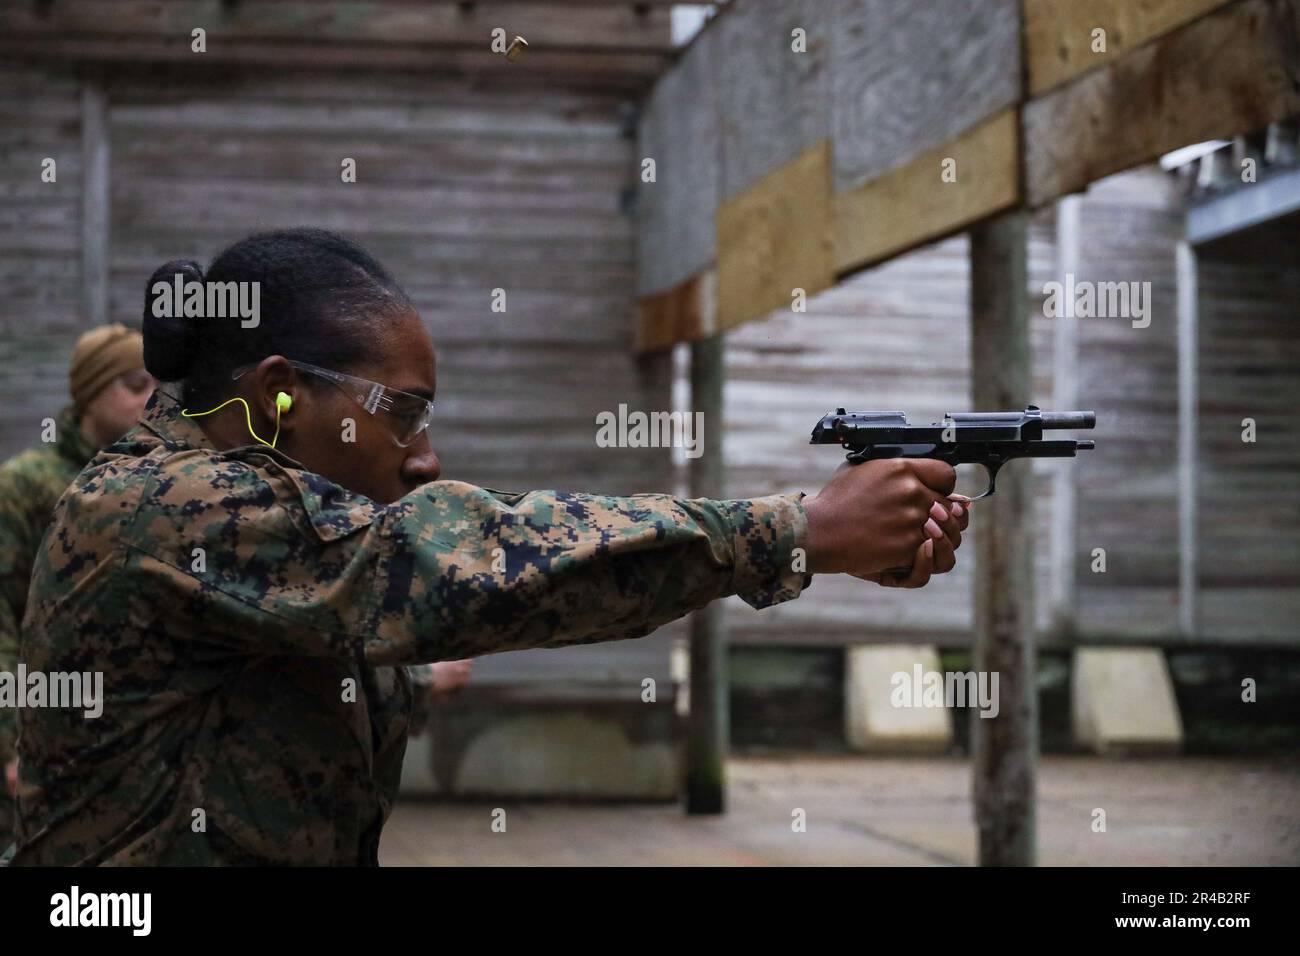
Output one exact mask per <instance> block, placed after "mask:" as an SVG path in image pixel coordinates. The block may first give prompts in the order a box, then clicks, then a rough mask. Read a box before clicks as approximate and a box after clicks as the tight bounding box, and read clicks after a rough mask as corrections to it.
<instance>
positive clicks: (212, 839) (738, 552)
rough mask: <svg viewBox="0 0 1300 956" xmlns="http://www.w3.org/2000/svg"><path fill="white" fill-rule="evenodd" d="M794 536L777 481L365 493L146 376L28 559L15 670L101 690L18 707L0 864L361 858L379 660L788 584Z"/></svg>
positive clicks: (381, 787) (382, 727) (372, 856)
mask: <svg viewBox="0 0 1300 956" xmlns="http://www.w3.org/2000/svg"><path fill="white" fill-rule="evenodd" d="M805 529H806V516H805V514H804V511H803V507H802V505H800V504H799V500H798V496H796V495H773V496H770V497H765V498H757V499H753V500H750V501H709V500H684V499H678V498H672V497H669V496H666V495H636V496H632V497H622V498H620V497H604V496H595V495H583V494H568V493H556V492H530V493H527V494H521V495H505V494H502V493H499V492H493V491H488V490H485V489H482V488H477V487H475V486H473V485H469V484H465V483H463V482H458V481H437V482H433V483H431V484H427V485H425V486H423V487H422V488H420V489H418V490H417V491H415V492H413V493H411V494H410V495H407V496H406V497H405V498H402V499H400V500H399V501H397V502H395V503H393V504H391V505H381V504H378V503H376V502H374V501H371V500H370V499H368V498H365V497H361V496H358V495H354V494H351V493H349V492H347V491H345V490H344V489H342V488H340V487H339V486H337V485H334V484H332V483H331V482H329V481H328V480H326V479H325V478H323V477H321V476H320V475H316V474H313V473H310V472H307V471H304V470H303V469H302V468H301V467H300V466H298V465H297V464H296V463H295V462H294V461H293V460H292V459H290V458H288V457H287V456H285V455H283V454H282V453H280V452H277V451H273V450H271V449H269V448H267V447H265V446H262V445H249V446H245V447H242V448H238V449H233V450H229V451H225V452H217V451H215V450H214V449H213V447H212V445H211V443H210V442H209V440H208V439H207V437H206V436H205V435H204V434H203V432H202V430H201V429H200V428H199V427H198V426H197V424H195V423H194V422H192V421H190V420H188V419H184V418H181V417H180V415H179V407H178V404H177V402H176V400H175V399H174V398H173V397H171V396H169V395H167V394H166V393H164V392H163V391H162V390H159V391H157V392H155V393H154V397H153V398H152V399H151V400H150V404H149V407H148V408H147V409H146V412H145V416H144V419H143V424H142V426H140V427H138V428H136V429H134V430H133V431H132V432H130V433H128V434H127V435H126V436H125V437H124V438H122V439H121V440H119V441H118V442H117V443H116V444H114V445H113V446H111V447H110V448H108V449H106V450H105V451H104V452H102V453H101V454H100V455H99V456H98V457H97V458H96V459H95V460H94V461H93V462H92V463H91V465H90V467H88V468H87V469H86V470H85V471H84V472H82V473H81V475H80V476H79V477H78V478H77V479H76V482H75V485H74V488H73V490H72V491H71V492H70V493H69V494H68V495H67V496H66V497H65V498H64V499H63V500H62V501H61V502H60V503H59V506H58V508H57V509H56V512H55V517H54V523H53V527H52V529H51V532H50V537H49V540H48V547H46V548H45V549H44V550H43V551H42V553H41V555H40V557H39V559H38V561H37V565H36V569H35V572H34V577H33V581H32V590H31V601H32V603H31V606H30V607H29V608H28V615H27V621H26V625H25V627H26V630H25V632H24V644H25V646H24V656H25V659H26V662H27V666H28V668H29V670H30V669H40V670H44V671H59V670H65V671H70V670H77V671H102V672H103V673H104V691H105V700H104V705H103V715H102V716H101V717H99V718H98V719H86V718H85V717H83V715H82V713H81V711H79V710H71V709H53V708H43V709H42V708H32V709H24V710H22V711H21V712H20V730H21V734H20V740H19V752H20V758H21V766H22V768H23V781H22V782H23V785H24V788H25V791H26V792H25V794H24V796H22V797H21V798H20V808H21V815H22V820H21V829H22V835H23V837H24V841H23V843H22V844H21V845H20V847H19V850H18V853H17V856H16V858H15V860H14V862H15V863H16V864H24V863H25V864H71V863H148V864H173V863H180V864H208V863H228V864H242V863H277V864H344V865H355V864H373V863H375V862H377V850H378V844H379V833H380V829H381V827H382V826H383V823H384V820H385V819H386V818H387V815H388V813H389V811H390V809H391V807H392V804H393V800H394V798H395V796H396V792H397V784H398V778H399V776H400V773H401V765H402V755H403V752H404V750H405V746H406V724H407V714H408V711H409V708H410V701H411V687H410V678H409V676H408V675H407V673H406V670H405V667H403V666H402V665H410V664H417V663H422V662H432V661H439V660H455V659H459V658H466V657H477V656H480V655H483V654H490V653H495V652H497V651H508V650H515V649H520V648H530V647H562V646H565V645H570V644H585V643H592V642H596V641H608V640H618V639H622V638H632V637H640V636H642V635H645V634H648V633H650V632H651V631H653V630H654V629H655V628H657V627H659V626H660V625H662V624H664V623H666V622H668V621H671V620H673V619H674V618H677V617H680V616H681V615H683V614H685V613H687V612H689V611H691V610H693V609H695V608H699V607H701V606H703V605H705V604H707V603H708V602H709V601H712V600H714V599H715V598H719V597H723V596H726V595H730V594H739V595H740V596H741V597H742V598H743V599H744V600H745V601H746V602H748V603H749V604H751V605H753V606H755V607H763V606H766V605H770V604H775V603H777V602H780V601H785V600H788V599H790V598H793V597H796V596H797V595H798V594H799V592H800V590H801V589H802V588H803V587H804V585H805V584H806V578H805V576H804V575H803V574H801V573H795V572H794V571H793V570H792V569H791V564H792V549H793V548H795V547H796V546H797V545H799V544H801V543H802V538H803V535H804V533H805ZM200 556H202V558H203V561H204V564H203V565H199V564H198V563H197V561H198V559H199V557H200ZM494 564H495V566H496V567H497V568H500V567H502V566H503V567H504V570H503V571H498V570H494ZM199 568H203V569H202V570H199ZM349 681H351V682H355V687H356V697H355V702H350V701H349V700H348V699H345V693H344V689H345V685H346V684H347V682H349Z"/></svg>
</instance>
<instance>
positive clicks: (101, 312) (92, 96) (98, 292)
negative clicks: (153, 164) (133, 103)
mask: <svg viewBox="0 0 1300 956" xmlns="http://www.w3.org/2000/svg"><path fill="white" fill-rule="evenodd" d="M108 151H109V141H108V99H107V97H106V96H105V95H104V88H103V87H102V86H101V85H100V84H99V82H98V80H95V79H91V80H87V81H86V82H85V83H84V84H83V86H82V88H81V165H82V179H81V301H82V309H83V311H84V313H85V314H84V317H83V318H84V320H85V322H86V324H87V325H91V326H95V325H103V324H104V323H105V322H107V321H108V248H109V246H108V238H109V181H108V176H109V152H108Z"/></svg>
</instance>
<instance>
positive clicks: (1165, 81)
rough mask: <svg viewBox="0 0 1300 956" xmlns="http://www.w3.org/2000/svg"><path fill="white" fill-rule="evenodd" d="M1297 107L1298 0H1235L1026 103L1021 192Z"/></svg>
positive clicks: (1224, 134) (1089, 175)
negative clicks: (1023, 181)
mask: <svg viewBox="0 0 1300 956" xmlns="http://www.w3.org/2000/svg"><path fill="white" fill-rule="evenodd" d="M1298 111H1300V3H1298V2H1296V0H1239V2H1237V3H1234V4H1233V5H1232V6H1230V7H1227V8H1225V9H1223V10H1220V11H1219V12H1217V13H1213V14H1211V15H1209V16H1206V17H1204V18H1202V19H1200V20H1197V21H1196V22H1194V23H1191V24H1190V25H1188V26H1184V27H1182V28H1181V29H1179V30H1177V31H1175V32H1173V33H1170V34H1168V35H1166V36H1163V37H1161V38H1159V39H1157V40H1154V41H1152V42H1150V43H1148V44H1146V45H1145V46H1142V47H1139V48H1138V49H1136V50H1133V51H1131V52H1130V53H1128V54H1127V55H1126V56H1124V57H1122V58H1120V59H1118V60H1116V61H1115V62H1113V63H1111V64H1110V65H1109V66H1106V67H1105V68H1103V69H1100V70H1096V71H1094V72H1091V73H1087V74H1084V75H1083V76H1080V77H1078V78H1076V79H1075V80H1073V81H1072V82H1069V83H1067V84H1066V85H1064V86H1061V87H1059V88H1057V89H1055V90H1052V91H1051V92H1049V93H1047V94H1046V95H1044V96H1040V97H1036V98H1035V99H1033V100H1031V101H1030V102H1029V103H1027V104H1026V105H1025V107H1024V149H1025V176H1026V191H1027V194H1028V195H1027V199H1028V201H1029V203H1030V204H1031V205H1033V206H1041V205H1043V204H1045V203H1048V202H1050V201H1052V200H1053V199H1056V198H1057V197H1058V196H1063V195H1065V194H1066V193H1070V192H1075V191H1077V190H1079V189H1082V188H1083V187H1084V186H1086V185H1088V184H1089V183H1090V182H1093V181H1094V180H1097V179H1101V178H1102V177H1103V176H1106V175H1108V174H1110V173H1113V172H1117V171H1119V170H1122V169H1127V168H1129V167H1130V166H1136V165H1138V164H1140V163H1143V162H1148V161H1150V160H1153V159H1155V158H1156V157H1158V156H1160V155H1161V154H1163V153H1166V152H1168V151H1170V150H1173V149H1176V148H1178V147H1180V146H1186V145H1187V144H1188V143H1195V142H1199V141H1201V140H1207V139H1218V138H1230V137H1232V136H1234V135H1236V134H1238V133H1244V132H1248V131H1250V130H1258V129H1262V128H1263V127H1265V126H1267V125H1268V124H1269V123H1271V122H1273V121H1275V120H1280V119H1284V118H1285V117H1287V116H1290V115H1293V114H1294V113H1296V112H1298Z"/></svg>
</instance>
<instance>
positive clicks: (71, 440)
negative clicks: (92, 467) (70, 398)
mask: <svg viewBox="0 0 1300 956" xmlns="http://www.w3.org/2000/svg"><path fill="white" fill-rule="evenodd" d="M54 428H55V432H56V434H57V435H58V440H57V441H56V442H55V446H54V447H55V448H56V449H57V450H58V453H59V455H60V456H62V457H63V458H64V459H66V460H67V461H68V462H69V463H70V464H72V465H73V466H75V467H76V469H77V471H80V470H81V469H82V468H85V467H86V462H88V461H90V459H92V458H94V457H95V452H97V451H99V449H98V448H96V447H95V446H94V445H92V444H91V443H90V442H89V441H87V440H86V436H85V435H83V434H81V416H80V415H78V414H77V410H76V409H75V408H74V407H73V406H71V405H69V406H68V407H67V408H65V409H64V410H63V411H61V412H59V417H58V418H57V419H56V420H55V425H54Z"/></svg>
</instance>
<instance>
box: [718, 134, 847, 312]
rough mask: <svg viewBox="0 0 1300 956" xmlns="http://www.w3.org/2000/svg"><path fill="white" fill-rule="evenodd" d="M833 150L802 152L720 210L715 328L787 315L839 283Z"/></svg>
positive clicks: (818, 147) (827, 147) (826, 147)
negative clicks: (798, 292) (795, 304)
mask: <svg viewBox="0 0 1300 956" xmlns="http://www.w3.org/2000/svg"><path fill="white" fill-rule="evenodd" d="M830 191H831V166H830V144H829V143H828V142H826V141H822V142H821V143H818V144H817V145H816V146H813V147H812V148H811V149H808V150H805V151H804V152H803V153H802V154H800V155H799V156H798V157H796V158H795V159H793V160H791V161H790V162H788V163H786V164H785V165H784V166H782V167H781V168H779V169H777V170H776V171H774V172H772V173H769V174H768V175H767V176H764V177H763V178H762V179H760V180H759V181H758V182H756V183H755V184H754V185H753V186H751V187H750V188H749V189H746V190H745V191H744V192H743V193H741V194H740V195H739V196H737V197H736V198H734V199H732V200H731V201H730V202H727V203H724V204H723V205H722V207H721V208H720V209H719V210H718V221H717V234H718V325H719V326H720V327H721V328H723V329H728V328H732V327H734V326H736V325H739V324H740V323H742V322H746V321H748V320H750V319H757V318H761V317H762V316H764V315H767V313H769V312H771V311H772V310H773V309H778V308H781V307H786V308H789V307H790V305H791V302H792V294H793V290H794V289H796V288H797V289H802V290H803V292H804V294H805V296H806V297H811V296H813V295H814V294H816V293H817V292H820V291H822V290H823V289H826V288H829V287H830V286H831V285H832V284H834V281H835V273H834V256H833V252H834V248H833V238H832V231H831V204H830Z"/></svg>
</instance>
